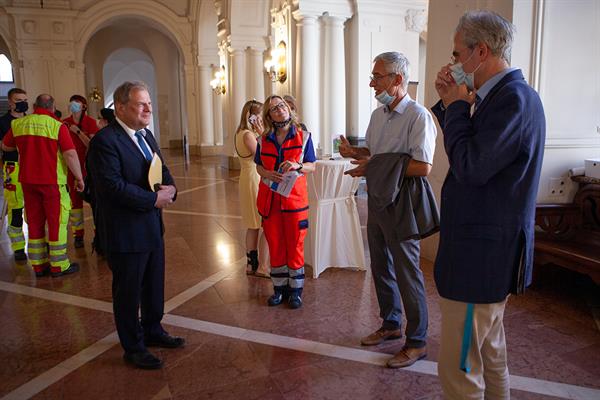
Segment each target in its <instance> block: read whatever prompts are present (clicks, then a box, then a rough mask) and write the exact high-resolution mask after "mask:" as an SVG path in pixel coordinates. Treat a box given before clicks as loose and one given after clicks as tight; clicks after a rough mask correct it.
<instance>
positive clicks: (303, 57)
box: [294, 13, 321, 149]
mask: <svg viewBox="0 0 600 400" xmlns="http://www.w3.org/2000/svg"><path fill="white" fill-rule="evenodd" d="M294 18H295V19H296V21H297V22H296V27H297V35H296V96H297V101H298V103H299V104H298V106H299V108H300V113H301V117H302V122H304V124H305V125H306V126H307V128H308V130H309V131H310V132H312V140H313V144H314V146H315V149H316V148H317V147H319V145H320V143H321V140H320V132H321V129H320V126H319V125H320V121H319V100H320V97H319V93H320V87H319V43H318V41H317V34H318V32H317V18H316V17H313V16H302V15H299V14H296V13H295V14H294Z"/></svg>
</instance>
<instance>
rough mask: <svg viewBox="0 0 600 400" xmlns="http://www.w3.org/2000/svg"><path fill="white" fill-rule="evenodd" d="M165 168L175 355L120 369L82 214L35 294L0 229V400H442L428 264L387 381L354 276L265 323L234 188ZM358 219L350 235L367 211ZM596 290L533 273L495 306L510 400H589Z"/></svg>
mask: <svg viewBox="0 0 600 400" xmlns="http://www.w3.org/2000/svg"><path fill="white" fill-rule="evenodd" d="M168 161H169V162H168V164H169V166H170V169H171V171H172V174H173V175H174V177H175V179H176V182H177V185H178V188H179V197H178V199H177V202H176V203H175V204H174V205H172V206H171V207H169V208H168V209H167V210H166V211H165V214H164V219H165V224H166V235H165V243H166V258H167V272H166V287H165V298H166V299H167V303H166V313H167V314H166V315H165V318H164V320H163V322H164V324H165V327H166V328H167V329H168V330H169V332H170V333H172V334H176V335H180V336H184V337H185V338H186V340H187V345H186V346H185V347H184V348H182V349H176V350H159V351H157V353H158V355H159V356H160V357H161V358H163V359H164V361H165V367H164V368H163V369H162V370H156V371H142V370H137V369H134V368H132V367H130V366H127V365H125V364H124V362H123V359H122V349H121V348H120V346H119V344H118V340H117V337H116V332H115V327H114V322H113V318H112V314H111V313H112V308H111V307H112V306H111V303H110V302H111V274H110V271H109V270H108V268H107V265H106V262H105V261H104V260H103V259H102V258H101V257H98V256H97V255H96V254H92V251H91V246H90V240H91V235H90V234H89V233H91V231H92V222H91V219H90V217H89V215H90V211H89V209H88V208H86V216H87V218H86V229H87V233H88V236H86V244H85V248H84V249H77V250H76V249H74V248H73V247H72V245H71V246H70V248H69V255H70V257H71V258H72V260H76V261H78V262H79V263H80V264H81V266H82V268H81V272H79V273H77V274H74V275H69V276H65V277H62V278H55V279H53V278H49V277H46V278H40V279H36V278H35V276H34V275H33V273H32V271H31V269H30V267H29V266H28V265H27V264H26V263H23V264H17V263H15V261H14V260H13V257H12V254H11V251H10V245H9V241H8V237H7V236H6V232H5V227H3V228H2V233H1V235H0V326H1V328H0V332H1V334H0V399H26V398H34V399H153V400H163V399H182V400H183V399H261V400H267V399H423V400H424V399H442V398H443V396H442V394H441V388H440V385H439V382H438V379H437V376H436V369H437V363H436V361H437V352H438V341H439V333H440V311H439V306H438V295H437V293H436V290H435V285H434V283H433V279H432V265H431V262H429V261H427V260H424V259H423V260H422V268H423V271H424V273H425V276H426V287H427V296H428V306H429V313H430V314H429V315H430V320H429V345H428V349H429V351H428V356H427V358H426V360H423V361H420V362H418V363H416V364H415V365H414V366H412V367H410V368H407V369H403V370H390V369H387V368H385V367H384V365H385V362H386V360H387V359H388V358H389V357H390V355H391V354H393V353H395V352H396V351H398V350H399V349H400V348H401V347H402V340H398V341H391V342H386V343H385V344H383V345H380V346H376V347H362V346H360V337H361V336H363V335H366V334H368V333H370V332H371V331H372V330H374V329H376V328H377V327H378V326H379V323H380V321H379V318H378V307H377V299H376V296H375V290H374V286H373V283H372V278H371V276H370V272H369V271H368V270H367V271H366V272H364V271H363V272H357V271H350V270H340V269H328V270H326V271H325V272H324V273H322V274H321V275H320V277H319V278H318V279H307V281H306V289H305V292H304V306H303V307H302V308H301V309H299V310H290V309H288V308H286V307H276V308H269V307H267V306H266V299H267V297H268V296H269V295H270V293H271V284H270V281H269V280H267V279H263V278H257V277H247V276H246V274H245V272H244V268H245V255H244V247H243V237H244V229H243V228H242V225H241V220H240V218H239V216H238V215H239V203H238V198H237V173H236V172H233V171H228V170H226V169H223V168H221V166H220V160H219V159H218V158H216V157H212V158H211V157H206V158H202V159H200V158H198V159H194V160H193V161H192V163H191V164H190V165H189V166H188V167H186V166H185V165H184V163H183V162H182V158H181V157H178V156H176V155H171V156H169V157H168ZM358 203H359V210H360V214H361V221H362V222H363V225H364V222H365V205H366V199H365V198H364V197H362V196H360V197H359V198H358ZM363 233H364V231H363ZM365 244H366V242H365ZM365 247H366V245H365ZM367 257H368V251H367ZM307 276H310V273H308V274H307ZM597 289H598V288H597V287H595V286H594V285H593V284H591V282H590V281H589V280H588V279H587V278H585V277H582V276H579V275H576V274H572V273H570V272H568V271H564V270H561V269H558V268H557V269H548V270H546V271H544V274H542V276H540V278H539V279H538V280H537V282H536V285H534V287H533V288H531V289H530V290H529V291H528V292H526V294H525V295H524V296H518V297H515V296H513V297H511V298H510V300H509V302H508V306H507V310H506V316H505V327H506V334H507V343H508V351H509V360H508V361H509V368H510V372H511V394H512V398H513V399H522V400H533V399H536V400H538V399H556V398H567V399H596V400H598V399H600V330H599V327H600V326H599V321H598V319H597V318H595V317H594V316H595V315H596V316H597V315H598V314H599V308H598V307H599V306H600V302H599V300H598V296H599V294H598V293H599V291H598V290H597Z"/></svg>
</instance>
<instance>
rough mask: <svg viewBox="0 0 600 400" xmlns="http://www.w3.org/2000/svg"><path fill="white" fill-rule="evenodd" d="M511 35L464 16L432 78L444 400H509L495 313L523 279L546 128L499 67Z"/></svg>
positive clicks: (499, 314)
mask: <svg viewBox="0 0 600 400" xmlns="http://www.w3.org/2000/svg"><path fill="white" fill-rule="evenodd" d="M513 31H514V28H513V25H512V24H511V23H510V22H508V21H507V20H506V19H504V18H502V17H501V16H499V15H498V14H495V13H492V12H487V11H472V12H467V13H466V14H465V15H463V16H462V17H461V19H460V21H459V24H458V26H457V28H456V31H455V36H454V52H453V61H454V63H453V64H449V65H447V66H444V67H443V68H442V69H441V70H440V72H439V73H438V75H437V79H436V81H435V87H436V90H437V92H438V94H439V96H440V98H441V100H440V101H439V102H438V103H437V104H436V105H435V106H434V107H433V108H432V111H433V113H434V114H435V115H436V117H437V118H438V120H439V123H440V126H441V127H442V130H443V133H444V147H445V150H446V154H447V155H448V161H449V164H450V169H449V171H448V175H447V176H446V180H445V181H444V185H443V187H442V199H441V226H440V244H439V250H438V254H437V258H436V261H435V267H434V275H435V282H436V285H437V288H438V291H439V293H440V296H441V300H440V307H441V311H442V333H441V338H440V351H439V360H438V375H439V377H440V380H441V383H442V388H443V390H444V393H445V395H446V397H447V398H450V399H466V398H469V399H471V398H472V399H483V398H484V397H485V398H493V399H508V398H509V396H510V392H509V380H508V379H509V376H508V368H507V362H506V341H505V337H504V326H503V322H502V319H503V315H504V308H505V305H506V300H507V298H508V296H509V294H510V293H521V292H523V290H524V288H525V287H526V286H527V285H529V283H530V281H531V269H532V258H533V235H534V217H535V203H536V197H537V190H538V182H539V179H540V170H541V166H542V157H543V153H544V140H545V130H546V126H545V117H544V110H543V107H542V103H541V101H540V98H539V96H538V94H537V93H536V92H535V91H534V90H533V89H532V88H531V87H530V86H529V85H528V84H527V82H526V81H525V80H524V78H523V74H522V73H521V71H520V70H519V69H517V68H511V67H510V66H509V60H510V50H511V45H512V39H513Z"/></svg>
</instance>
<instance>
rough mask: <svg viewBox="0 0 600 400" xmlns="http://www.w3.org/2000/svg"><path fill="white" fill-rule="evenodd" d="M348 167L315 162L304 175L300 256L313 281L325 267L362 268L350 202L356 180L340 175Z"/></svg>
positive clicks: (356, 220) (355, 212)
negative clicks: (304, 221)
mask: <svg viewBox="0 0 600 400" xmlns="http://www.w3.org/2000/svg"><path fill="white" fill-rule="evenodd" d="M352 168H354V165H352V164H350V160H331V161H317V163H316V170H315V171H314V172H313V173H312V174H308V175H307V184H308V199H309V200H308V201H309V205H310V209H309V217H308V218H309V228H308V235H307V237H306V240H305V242H304V255H305V262H306V264H309V265H311V266H312V269H313V278H317V277H318V276H319V274H320V273H321V272H323V271H324V270H325V269H327V268H329V267H340V268H354V269H361V270H364V269H366V268H365V251H364V248H363V241H362V233H361V229H360V220H359V217H358V210H357V208H356V200H355V199H354V193H355V192H356V190H357V189H358V185H359V183H360V180H359V179H357V178H352V177H351V176H349V175H344V171H346V170H349V169H352Z"/></svg>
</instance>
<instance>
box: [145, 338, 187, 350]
mask: <svg viewBox="0 0 600 400" xmlns="http://www.w3.org/2000/svg"><path fill="white" fill-rule="evenodd" d="M144 344H145V345H146V347H165V348H167V349H176V348H178V347H183V346H184V345H185V339H184V338H182V337H179V336H171V335H168V334H164V335H161V336H155V337H152V338H145V339H144Z"/></svg>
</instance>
